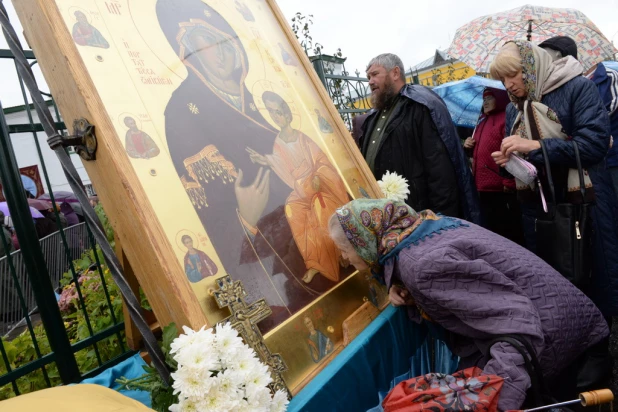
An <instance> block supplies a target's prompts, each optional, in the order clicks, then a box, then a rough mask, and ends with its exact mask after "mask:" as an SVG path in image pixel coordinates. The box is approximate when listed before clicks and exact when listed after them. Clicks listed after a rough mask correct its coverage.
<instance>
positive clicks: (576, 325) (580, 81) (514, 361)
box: [329, 37, 618, 410]
mask: <svg viewBox="0 0 618 412" xmlns="http://www.w3.org/2000/svg"><path fill="white" fill-rule="evenodd" d="M490 70H491V76H492V77H493V78H494V79H497V80H500V81H501V82H502V83H503V85H504V87H505V89H506V91H504V90H498V89H491V88H487V89H486V90H485V92H484V93H483V108H482V113H480V116H479V122H478V125H477V127H476V128H475V129H474V133H473V134H472V133H470V135H469V136H468V138H467V139H465V140H463V141H462V139H460V137H459V136H458V134H457V129H456V127H455V125H454V124H453V122H452V120H451V117H450V116H449V113H448V110H447V107H446V105H445V104H444V102H443V101H442V100H441V99H440V98H439V97H438V96H437V95H436V94H435V93H433V92H432V91H431V90H429V89H428V88H426V87H423V86H419V85H411V84H406V79H405V72H404V66H403V63H402V61H401V59H399V57H397V56H396V55H394V54H382V55H380V56H377V57H376V58H374V59H373V60H371V61H370V62H369V64H368V66H367V78H368V79H369V86H370V88H371V93H372V94H371V99H372V107H373V109H372V111H371V112H370V113H368V114H367V115H364V116H362V117H357V118H355V119H354V122H353V136H354V137H355V139H357V143H358V145H359V148H360V151H361V153H362V155H363V156H364V158H365V159H366V161H367V164H368V166H369V168H370V169H371V171H372V172H373V174H374V176H375V177H376V179H381V177H382V175H383V174H384V173H385V172H387V171H390V172H395V173H397V174H399V175H401V176H402V177H404V178H406V179H407V181H408V184H409V190H410V194H409V196H408V198H407V200H406V201H405V203H404V202H400V201H393V200H389V199H379V200H375V199H357V200H354V201H352V202H350V203H348V204H347V205H345V206H343V207H341V208H339V209H337V211H336V213H335V214H334V215H333V216H332V218H331V220H330V224H329V230H330V233H331V236H332V238H333V240H334V241H335V243H336V245H337V246H338V247H339V249H340V250H341V253H342V256H343V257H344V258H345V259H347V260H349V261H350V263H351V264H352V265H354V266H356V268H358V269H367V268H369V269H371V271H372V272H373V273H374V275H375V276H377V277H378V278H379V279H381V280H382V281H383V282H384V284H385V285H386V286H387V288H388V290H389V297H390V300H391V303H392V304H393V305H395V306H407V307H408V313H410V315H411V316H412V318H413V320H416V321H418V322H429V323H431V324H432V325H433V326H436V327H438V328H440V329H441V330H442V332H444V339H445V341H446V342H447V344H448V345H449V347H450V349H451V350H452V351H453V353H455V354H456V355H458V356H459V357H460V359H461V361H460V365H459V369H464V368H466V367H469V366H478V367H480V368H482V370H483V374H488V375H498V376H499V377H501V378H503V379H504V385H503V386H502V389H501V392H500V398H499V401H498V409H500V410H513V409H520V408H521V407H522V405H530V404H531V403H530V402H531V400H530V396H529V394H530V391H531V390H532V386H534V385H535V382H536V379H535V377H534V376H532V375H534V374H535V373H539V374H541V375H542V377H543V379H544V380H545V382H547V383H548V384H547V385H544V388H545V392H548V393H546V394H545V395H547V396H548V397H549V398H550V399H555V400H560V401H561V400H567V399H573V398H576V397H577V393H578V392H581V391H583V390H588V389H594V388H599V387H602V385H604V384H605V383H606V382H607V380H608V379H609V378H610V377H611V372H612V357H611V356H610V353H609V333H610V328H611V323H612V322H611V320H612V317H613V316H616V315H618V254H616V253H615V251H616V250H618V249H617V248H618V186H617V185H616V182H617V181H618V179H617V178H618V167H617V166H618V149H617V148H616V147H615V146H613V142H612V137H611V136H612V134H613V135H615V136H618V111H617V110H616V106H618V96H617V90H618V73H617V72H612V71H611V70H609V69H606V68H605V67H604V66H603V65H602V64H601V63H599V64H598V65H597V66H595V67H594V68H592V69H591V70H590V71H589V72H588V73H584V70H583V67H582V65H581V64H580V63H579V62H578V60H577V46H576V44H575V42H574V41H573V40H572V39H570V38H567V37H556V38H552V39H550V40H548V41H545V42H544V43H542V44H539V45H537V44H534V43H532V42H529V41H513V42H507V43H506V44H505V45H504V47H503V48H502V49H501V50H500V52H499V53H498V54H497V56H496V57H495V59H494V61H493V62H492V64H491V69H490ZM468 158H470V159H468ZM515 158H516V159H517V160H515ZM512 161H515V162H517V161H521V162H522V163H523V164H527V165H532V167H531V169H534V173H535V174H534V177H535V179H533V180H532V183H530V182H526V181H522V180H521V177H520V176H519V175H517V176H513V175H511V174H510V173H509V172H507V171H506V169H507V168H508V166H509V162H512ZM511 165H512V163H511ZM509 170H512V169H509ZM548 187H549V188H551V194H552V196H550V195H549V193H550V192H549V191H548V189H547V188H548ZM544 188H545V189H544ZM546 197H551V199H548V200H545V198H546ZM548 202H549V207H550V211H551V210H554V209H551V207H552V205H554V206H555V207H556V208H559V207H563V205H567V206H565V207H566V208H567V209H568V206H569V205H579V206H578V208H577V209H576V210H586V211H589V216H588V215H587V217H589V218H590V220H591V223H590V224H591V230H589V229H586V232H585V233H584V228H583V226H582V227H580V226H579V224H580V221H579V220H578V221H577V222H576V223H575V227H573V228H572V229H573V230H572V231H569V232H568V233H567V237H569V239H570V238H572V239H573V242H577V241H582V242H584V241H586V240H588V239H589V244H590V249H589V253H585V254H583V255H582V256H579V255H578V256H577V258H578V259H584V260H586V262H589V267H590V269H589V271H587V272H586V273H587V276H586V279H584V281H573V279H567V277H566V276H567V274H566V273H565V271H564V270H562V269H560V270H558V269H556V268H561V266H559V265H555V264H554V263H553V262H551V261H550V259H548V258H547V257H546V256H545V255H544V254H543V253H541V251H547V250H548V249H552V248H553V249H554V250H553V253H557V254H558V255H559V256H560V259H562V260H567V261H570V260H571V259H572V258H573V256H571V255H572V254H574V253H575V254H577V253H579V252H573V249H569V248H565V250H555V249H557V248H559V247H562V246H560V245H563V244H564V242H558V241H556V242H549V243H552V244H549V245H548V244H546V243H548V242H546V241H542V240H541V238H540V237H539V236H540V233H541V230H540V229H538V228H537V225H539V224H540V221H541V220H542V219H545V218H546V216H547V215H548V212H546V210H547V207H548V206H547V205H548ZM552 202H553V203H552ZM582 219H583V218H582ZM587 222H588V221H587ZM553 223H556V222H553ZM581 223H582V224H583V223H584V222H583V220H582V222H581ZM580 229H581V231H582V232H581V233H580ZM571 232H572V233H571ZM588 235H589V236H588ZM582 239H583V240H582ZM554 243H555V244H554ZM574 244H576V243H574ZM577 247H579V246H577ZM577 250H579V249H577ZM548 262H549V263H548ZM550 263H551V264H550ZM578 264H579V263H578ZM578 267H579V266H578ZM505 337H515V338H516V340H517V342H520V343H521V346H519V347H517V346H518V345H519V344H518V343H517V342H514V341H512V340H511V341H509V342H506V341H505V339H506V338H505ZM506 340H508V339H506ZM522 348H523V349H526V350H524V351H523V352H522ZM526 357H529V358H526ZM528 359H530V360H538V365H540V366H539V367H540V369H541V370H540V371H536V372H534V371H531V370H530V365H528V362H527V361H526V360H528ZM537 383H538V382H537Z"/></svg>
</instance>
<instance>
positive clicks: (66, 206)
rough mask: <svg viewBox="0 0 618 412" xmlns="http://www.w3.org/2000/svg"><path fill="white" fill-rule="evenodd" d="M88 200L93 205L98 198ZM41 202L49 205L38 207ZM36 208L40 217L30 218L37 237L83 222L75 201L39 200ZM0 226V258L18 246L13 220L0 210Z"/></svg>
mask: <svg viewBox="0 0 618 412" xmlns="http://www.w3.org/2000/svg"><path fill="white" fill-rule="evenodd" d="M26 198H28V199H33V196H32V195H29V194H27V195H26ZM90 202H91V204H92V206H93V207H94V206H95V205H96V203H98V199H97V198H96V197H91V200H90ZM41 204H47V205H48V206H49V207H47V208H44V207H40V205H41ZM37 208H38V209H37V210H38V212H39V213H40V214H41V215H42V217H33V219H32V220H33V223H34V228H35V230H36V233H37V237H38V238H39V239H43V238H45V237H47V236H49V235H51V234H54V233H56V232H58V231H59V230H60V229H61V228H62V229H66V228H68V227H71V226H75V225H78V224H80V223H83V222H84V216H83V213H82V209H81V207H80V205H79V204H77V203H72V202H65V201H61V202H59V203H54V204H52V203H51V202H47V201H40V202H39V203H37ZM37 216H38V215H37ZM0 228H1V233H0V234H1V235H2V236H3V238H4V241H3V240H2V239H0V258H2V257H4V256H6V255H7V254H9V253H11V252H13V251H16V250H19V249H20V246H19V240H18V239H17V231H16V230H15V227H14V225H13V220H12V219H11V217H10V216H5V214H4V213H3V212H2V211H0Z"/></svg>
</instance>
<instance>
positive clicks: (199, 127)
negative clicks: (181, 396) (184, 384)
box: [16, 0, 380, 393]
mask: <svg viewBox="0 0 618 412" xmlns="http://www.w3.org/2000/svg"><path fill="white" fill-rule="evenodd" d="M23 1H24V3H22V2H19V3H20V4H16V9H17V11H18V14H20V15H22V16H23V15H28V16H34V17H35V18H34V19H30V18H28V19H27V20H26V23H25V24H24V26H25V31H26V34H27V35H28V38H29V41H30V43H31V44H32V46H33V48H34V49H35V50H34V51H35V53H36V55H37V59H38V61H39V64H40V65H41V69H42V71H43V73H44V75H45V76H46V79H47V81H48V84H49V85H50V88H51V90H52V93H53V94H54V95H55V97H56V101H57V103H58V106H59V108H60V111H61V113H62V116H63V118H65V119H76V118H81V117H84V118H86V119H88V121H89V122H91V123H92V124H94V125H95V127H96V134H97V139H98V140H99V145H98V147H99V149H98V152H97V160H96V161H93V162H85V167H86V169H87V171H88V174H89V175H90V177H91V180H92V181H93V183H94V184H96V185H97V192H98V194H99V198H100V200H101V202H102V203H103V206H104V207H105V210H106V212H107V213H108V215H109V216H110V221H111V222H113V224H114V229H115V231H116V232H117V233H118V235H119V239H120V240H121V242H120V244H121V246H122V248H123V252H124V253H125V254H126V257H127V259H128V261H129V263H130V264H131V266H132V268H133V271H134V272H135V273H136V276H137V277H138V280H139V282H140V286H141V287H142V289H143V290H144V292H145V293H146V295H147V296H148V300H149V302H150V304H151V306H152V307H153V309H154V312H155V314H156V316H157V319H158V321H159V322H160V323H161V324H167V323H169V322H172V321H173V322H175V323H176V324H178V325H188V326H191V327H192V328H198V329H199V328H201V327H202V326H203V325H204V324H206V325H207V326H212V325H213V324H214V323H216V322H218V321H219V320H221V319H223V318H225V317H227V316H228V314H229V313H228V312H227V309H219V308H218V306H217V304H216V302H215V300H214V298H213V291H214V290H216V288H217V287H218V286H217V285H218V284H217V281H218V280H219V279H221V277H223V276H230V277H231V279H233V280H234V281H237V280H239V281H241V282H242V285H243V287H244V289H245V290H246V292H247V296H246V298H245V299H246V302H247V303H248V304H251V303H252V302H256V301H258V300H259V299H265V301H266V303H267V304H268V305H269V306H270V308H271V310H272V314H271V315H270V316H268V317H267V318H266V319H264V320H262V321H261V322H259V323H258V324H257V327H258V328H259V329H260V331H261V332H262V333H263V334H264V337H265V342H266V345H267V346H268V348H269V350H270V351H271V352H272V353H279V354H281V356H282V358H283V360H284V361H285V363H286V364H287V367H288V370H287V371H286V372H285V373H284V375H283V377H284V380H285V381H286V384H287V385H288V387H289V388H290V390H291V391H292V393H296V392H297V391H298V390H300V389H301V388H302V386H303V385H304V384H306V383H307V382H308V381H309V380H310V379H311V377H312V376H314V375H315V374H316V373H317V372H318V371H319V370H320V368H322V367H324V366H325V365H327V364H328V363H329V362H330V359H332V358H333V357H334V356H335V355H336V354H337V353H338V351H339V350H341V348H342V347H343V345H342V342H343V329H342V323H343V321H344V320H345V319H346V318H347V317H348V316H349V315H350V314H351V313H353V312H354V311H355V310H356V309H358V308H359V307H360V306H361V305H362V304H363V299H366V298H367V296H368V294H370V292H371V291H372V290H374V289H375V288H374V289H372V286H371V284H370V282H369V281H368V278H366V277H365V273H359V272H357V271H355V269H354V268H352V267H348V266H347V264H346V262H344V261H343V260H342V259H341V256H340V254H339V252H338V250H337V249H336V248H335V246H334V244H333V242H332V241H331V239H330V237H329V235H328V229H327V222H328V219H329V217H330V216H331V215H332V213H333V212H334V211H335V209H336V208H337V207H339V206H340V205H343V204H344V203H346V202H348V201H349V200H350V199H353V198H358V197H362V196H376V195H377V194H378V193H380V192H379V188H378V187H377V184H376V182H375V180H374V179H373V176H372V175H371V172H370V171H369V170H368V168H367V166H366V164H365V162H364V160H363V158H362V156H361V155H360V153H359V152H358V149H357V148H356V145H355V143H354V141H353V140H352V139H351V137H350V136H349V133H348V131H347V130H346V129H345V125H344V124H343V122H342V121H341V118H340V117H339V115H338V113H337V112H336V110H335V108H334V106H333V104H332V101H331V100H330V98H329V97H328V94H327V92H326V91H325V90H324V88H323V85H322V84H321V82H320V80H319V78H318V77H317V75H316V74H315V72H314V71H313V67H312V65H311V63H310V62H309V60H308V59H307V57H306V56H305V55H304V52H303V51H302V49H301V48H300V45H299V44H298V43H297V41H296V39H295V38H294V35H293V33H292V32H291V29H290V28H289V26H287V23H286V22H285V18H284V17H283V16H282V15H281V12H280V11H279V9H278V8H277V6H276V4H275V3H274V1H272V0H266V1H263V2H259V4H258V2H255V1H247V0H238V1H228V0H80V1H79V7H78V6H76V3H77V2H76V1H75V0H50V1H49V2H40V1H38V0H23ZM26 5H30V6H32V7H34V9H38V11H36V12H31V11H30V9H29V8H28V7H26ZM42 9H44V10H42ZM78 12H79V13H78ZM76 19H77V23H76ZM56 20H62V21H64V23H65V26H60V25H57V24H55V25H51V24H50V23H49V22H50V21H56ZM50 37H53V38H55V39H56V41H49V40H46V39H48V38H50ZM72 39H73V41H72ZM102 49H105V50H102ZM60 58H62V60H61V61H59V60H58V59H60ZM64 59H69V60H70V61H74V64H71V65H66V64H63V63H62V61H65V60H64ZM66 90H71V93H68V92H66ZM68 96H70V98H69V97H68ZM112 170H113V173H110V171H112ZM376 296H377V295H376ZM378 301H379V299H378ZM317 313H319V314H320V316H319V317H318V316H317V315H316V314H317Z"/></svg>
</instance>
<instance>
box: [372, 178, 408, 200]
mask: <svg viewBox="0 0 618 412" xmlns="http://www.w3.org/2000/svg"><path fill="white" fill-rule="evenodd" d="M378 186H380V189H382V193H383V194H384V197H385V198H387V199H390V200H393V201H399V202H403V201H405V200H406V199H407V198H408V195H410V187H409V185H408V179H406V178H404V177H402V176H399V175H398V174H397V173H391V172H389V171H387V172H386V173H384V176H382V180H378Z"/></svg>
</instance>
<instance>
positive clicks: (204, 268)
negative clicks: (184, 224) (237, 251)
mask: <svg viewBox="0 0 618 412" xmlns="http://www.w3.org/2000/svg"><path fill="white" fill-rule="evenodd" d="M181 241H182V244H183V245H185V247H186V248H187V254H186V255H185V273H186V274H187V278H189V282H191V283H196V282H199V281H200V280H202V279H206V278H207V277H209V276H214V275H216V274H217V271H218V270H219V269H218V268H217V265H215V262H213V261H212V259H210V258H209V257H208V255H206V253H204V252H202V251H201V250H198V249H196V248H194V247H193V238H192V237H191V236H189V235H184V236H183V237H182V239H181Z"/></svg>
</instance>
